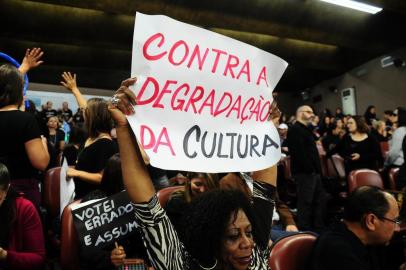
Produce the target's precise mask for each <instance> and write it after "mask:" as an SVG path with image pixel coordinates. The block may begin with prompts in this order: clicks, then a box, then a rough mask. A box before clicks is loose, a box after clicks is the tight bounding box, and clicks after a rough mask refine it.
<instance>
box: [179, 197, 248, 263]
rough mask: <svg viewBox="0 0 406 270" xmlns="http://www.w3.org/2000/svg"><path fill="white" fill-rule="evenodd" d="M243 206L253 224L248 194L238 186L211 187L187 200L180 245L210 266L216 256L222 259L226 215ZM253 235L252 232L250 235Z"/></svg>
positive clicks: (197, 260)
mask: <svg viewBox="0 0 406 270" xmlns="http://www.w3.org/2000/svg"><path fill="white" fill-rule="evenodd" d="M240 209H241V210H243V211H244V212H245V214H246V216H247V217H248V220H249V221H250V223H251V225H252V226H253V227H254V223H253V222H254V217H253V210H252V206H251V204H250V201H249V200H248V198H247V197H246V196H245V195H244V194H243V193H242V192H241V191H238V190H213V191H209V192H205V193H203V194H201V195H199V196H197V197H196V198H194V199H193V201H192V202H191V206H190V208H189V210H188V212H187V213H186V214H185V215H184V224H185V231H184V245H185V247H186V249H187V250H188V252H189V253H190V255H191V256H192V257H193V259H194V260H195V263H196V265H192V269H194V268H196V266H197V263H198V264H200V265H203V266H205V267H207V266H212V265H213V264H214V263H215V261H216V259H217V260H218V261H219V263H220V264H223V263H224V262H222V261H221V260H222V256H221V251H222V246H223V242H224V237H225V233H226V229H227V226H228V224H229V223H230V218H232V221H234V220H235V219H236V218H237V213H238V210H240ZM254 238H255V235H254Z"/></svg>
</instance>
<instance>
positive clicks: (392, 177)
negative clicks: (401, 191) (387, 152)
mask: <svg viewBox="0 0 406 270" xmlns="http://www.w3.org/2000/svg"><path fill="white" fill-rule="evenodd" d="M398 174H399V168H392V169H390V170H389V187H390V189H393V190H395V189H396V178H397V177H398Z"/></svg>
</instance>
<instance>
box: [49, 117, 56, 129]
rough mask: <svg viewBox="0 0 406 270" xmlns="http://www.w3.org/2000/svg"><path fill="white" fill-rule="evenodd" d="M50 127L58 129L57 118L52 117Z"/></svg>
mask: <svg viewBox="0 0 406 270" xmlns="http://www.w3.org/2000/svg"><path fill="white" fill-rule="evenodd" d="M48 127H49V128H58V120H57V119H56V117H50V118H49V119H48Z"/></svg>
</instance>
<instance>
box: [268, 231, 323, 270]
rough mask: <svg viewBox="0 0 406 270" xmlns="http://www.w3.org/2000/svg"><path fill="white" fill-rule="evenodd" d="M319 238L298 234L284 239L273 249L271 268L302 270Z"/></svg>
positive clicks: (270, 259) (276, 243)
mask: <svg viewBox="0 0 406 270" xmlns="http://www.w3.org/2000/svg"><path fill="white" fill-rule="evenodd" d="M316 239H317V237H316V236H315V235H314V234H312V233H298V234H293V235H289V236H286V237H283V238H281V239H279V240H278V241H276V242H275V243H274V244H273V245H272V247H271V254H270V256H269V260H268V263H269V266H270V268H271V269H272V270H302V269H305V267H306V264H307V259H308V258H309V256H310V253H311V251H312V249H313V246H314V243H315V242H316Z"/></svg>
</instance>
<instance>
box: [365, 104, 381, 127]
mask: <svg viewBox="0 0 406 270" xmlns="http://www.w3.org/2000/svg"><path fill="white" fill-rule="evenodd" d="M364 117H365V120H366V122H367V125H368V126H372V120H378V119H377V117H376V107H375V106H374V105H369V106H368V108H367V110H366V111H365V114H364Z"/></svg>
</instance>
